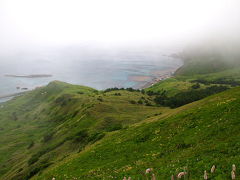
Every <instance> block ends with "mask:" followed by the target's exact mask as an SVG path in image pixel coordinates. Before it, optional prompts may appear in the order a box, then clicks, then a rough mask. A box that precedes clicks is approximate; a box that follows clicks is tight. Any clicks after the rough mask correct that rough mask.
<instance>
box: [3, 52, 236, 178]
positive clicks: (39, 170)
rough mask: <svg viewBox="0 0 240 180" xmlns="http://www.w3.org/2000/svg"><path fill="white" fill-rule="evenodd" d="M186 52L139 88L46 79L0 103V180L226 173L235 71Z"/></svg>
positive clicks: (231, 151) (232, 158) (232, 152)
mask: <svg viewBox="0 0 240 180" xmlns="http://www.w3.org/2000/svg"><path fill="white" fill-rule="evenodd" d="M186 57H187V58H186V62H185V64H184V66H183V67H182V68H180V69H179V70H178V71H177V73H176V75H175V76H174V77H172V78H170V79H167V80H165V81H162V82H159V83H157V84H155V85H153V86H151V87H150V88H147V89H144V90H136V89H133V88H127V89H123V88H120V89H119V88H110V89H106V90H105V91H97V90H95V89H92V88H88V87H84V86H78V85H70V84H67V83H63V82H59V81H54V82H51V83H50V84H49V85H47V86H46V87H42V88H38V89H36V90H33V91H31V92H29V93H26V94H24V95H22V96H19V97H16V98H14V99H13V100H11V101H8V102H6V103H3V104H1V105H0V117H1V118H0V137H1V138H0V179H3V180H11V179H14V180H25V179H37V180H38V179H39V180H40V179H51V178H53V177H55V178H56V179H57V180H58V179H81V180H82V179H113V178H115V179H122V178H123V177H124V176H130V177H132V179H145V178H146V175H145V172H144V171H145V170H146V169H147V168H153V169H154V170H153V171H154V174H155V175H156V176H157V177H158V178H159V179H169V178H170V176H171V175H172V174H174V175H176V174H177V173H178V172H181V171H183V170H184V169H186V170H187V172H188V175H187V176H188V178H189V179H201V178H202V176H203V171H204V170H208V171H209V170H210V168H211V166H212V165H213V164H214V165H216V166H217V169H216V172H215V173H214V174H211V175H210V176H211V178H212V179H229V177H230V173H229V172H230V170H231V165H232V164H236V165H237V166H239V165H240V164H239V160H240V143H239V142H238V141H239V138H240V133H239V132H240V126H239V117H240V111H239V107H240V88H239V87H236V86H239V85H240V67H239V66H236V67H235V68H232V67H233V66H231V63H232V62H235V61H233V60H232V61H231V63H226V62H225V61H223V59H222V58H220V59H219V60H218V59H217V56H213V57H214V58H213V57H211V58H210V59H211V60H210V61H209V62H210V65H209V64H207V62H208V61H207V60H209V58H207V57H208V56H206V61H201V62H200V60H201V59H202V58H203V57H204V56H199V57H198V58H197V59H196V58H195V57H197V56H196V55H194V56H193V55H191V56H190V55H189V56H186ZM193 59H195V60H194V61H193ZM217 62H219V64H218V63H217ZM208 66H209V67H210V68H209V67H208ZM212 67H214V69H212ZM194 101H196V102H194Z"/></svg>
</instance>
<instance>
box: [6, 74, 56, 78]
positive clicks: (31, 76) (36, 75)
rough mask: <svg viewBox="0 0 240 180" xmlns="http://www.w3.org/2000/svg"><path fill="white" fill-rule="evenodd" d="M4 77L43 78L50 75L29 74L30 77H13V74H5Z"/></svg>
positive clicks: (21, 76) (17, 76)
mask: <svg viewBox="0 0 240 180" xmlns="http://www.w3.org/2000/svg"><path fill="white" fill-rule="evenodd" d="M5 76H6V77H14V78H44V77H52V76H53V75H51V74H30V75H14V74H6V75H5Z"/></svg>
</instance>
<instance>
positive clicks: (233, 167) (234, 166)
mask: <svg viewBox="0 0 240 180" xmlns="http://www.w3.org/2000/svg"><path fill="white" fill-rule="evenodd" d="M232 171H234V172H236V165H235V164H233V165H232Z"/></svg>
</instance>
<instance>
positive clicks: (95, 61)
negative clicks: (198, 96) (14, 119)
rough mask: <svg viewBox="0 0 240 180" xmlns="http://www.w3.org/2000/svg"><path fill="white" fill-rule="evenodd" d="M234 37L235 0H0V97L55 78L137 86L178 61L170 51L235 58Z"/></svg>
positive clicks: (239, 18) (238, 25) (238, 20)
mask: <svg viewBox="0 0 240 180" xmlns="http://www.w3.org/2000/svg"><path fill="white" fill-rule="evenodd" d="M239 42H240V1H239V0H101V1H100V0H87V1H86V0H21V1H19V0H0V83H1V84H2V86H1V88H0V95H1V94H7V93H15V92H17V90H16V87H18V86H21V87H27V88H29V89H33V88H35V87H37V86H41V85H46V84H47V83H48V82H50V81H52V80H55V79H58V80H62V81H66V82H70V83H76V84H82V85H87V86H91V87H94V88H97V89H104V88H108V87H113V86H119V87H129V86H131V87H136V88H141V87H144V83H149V79H150V82H151V79H154V78H156V77H159V75H160V74H161V73H162V72H161V73H160V72H159V70H168V75H167V76H169V74H170V73H171V72H172V71H174V69H176V68H178V67H179V66H180V65H181V64H182V62H179V59H177V60H174V59H172V58H170V56H169V55H171V54H173V53H178V52H185V55H187V54H190V55H189V56H192V54H193V53H195V54H199V53H201V52H203V53H209V52H210V51H211V53H212V52H214V53H215V51H217V52H220V53H221V56H225V57H226V56H229V55H230V54H231V55H232V59H236V57H237V58H238V57H240V56H239V52H240V51H239V47H240V46H239ZM186 52H187V53H186ZM196 52H197V53H196ZM235 54H236V55H235ZM225 59H229V58H225ZM164 73H165V72H164ZM6 74H52V75H53V78H49V79H43V80H42V79H38V80H36V79H28V80H26V79H19V78H18V79H11V78H6V77H4V75H6ZM146 79H147V80H146ZM145 80H146V82H145Z"/></svg>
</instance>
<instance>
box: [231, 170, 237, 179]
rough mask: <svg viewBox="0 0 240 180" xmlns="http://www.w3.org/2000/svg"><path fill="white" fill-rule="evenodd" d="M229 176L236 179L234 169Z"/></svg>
mask: <svg viewBox="0 0 240 180" xmlns="http://www.w3.org/2000/svg"><path fill="white" fill-rule="evenodd" d="M231 177H232V179H236V174H235V171H232V172H231Z"/></svg>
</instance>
